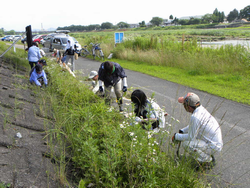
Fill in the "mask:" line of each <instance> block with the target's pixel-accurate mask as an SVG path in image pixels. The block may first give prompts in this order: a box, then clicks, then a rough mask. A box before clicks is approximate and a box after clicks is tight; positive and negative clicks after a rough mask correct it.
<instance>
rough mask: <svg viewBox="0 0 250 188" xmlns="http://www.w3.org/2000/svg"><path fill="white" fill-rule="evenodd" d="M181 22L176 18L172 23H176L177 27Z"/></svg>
mask: <svg viewBox="0 0 250 188" xmlns="http://www.w3.org/2000/svg"><path fill="white" fill-rule="evenodd" d="M178 22H179V19H178V18H176V17H175V18H174V20H173V21H172V23H174V24H175V25H176V24H177V23H178Z"/></svg>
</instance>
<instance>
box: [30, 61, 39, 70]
mask: <svg viewBox="0 0 250 188" xmlns="http://www.w3.org/2000/svg"><path fill="white" fill-rule="evenodd" d="M29 64H30V68H31V69H32V68H33V67H34V66H35V65H36V64H37V62H32V61H29Z"/></svg>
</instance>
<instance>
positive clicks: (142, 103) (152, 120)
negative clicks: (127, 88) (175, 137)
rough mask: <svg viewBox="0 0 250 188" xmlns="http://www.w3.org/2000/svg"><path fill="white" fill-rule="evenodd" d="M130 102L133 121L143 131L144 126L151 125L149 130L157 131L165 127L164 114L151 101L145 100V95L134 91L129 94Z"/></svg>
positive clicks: (139, 91)
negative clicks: (139, 125) (132, 110)
mask: <svg viewBox="0 0 250 188" xmlns="http://www.w3.org/2000/svg"><path fill="white" fill-rule="evenodd" d="M131 102H132V103H133V104H134V112H135V116H136V118H135V121H136V122H138V123H140V124H141V125H142V126H143V128H144V129H145V125H147V124H151V130H154V131H155V132H158V131H159V128H164V127H165V113H164V110H163V109H161V108H160V106H159V105H158V104H157V103H156V102H155V101H153V100H152V99H151V100H149V99H147V96H146V94H145V93H144V92H143V91H142V90H140V89H136V90H134V91H133V92H132V94H131Z"/></svg>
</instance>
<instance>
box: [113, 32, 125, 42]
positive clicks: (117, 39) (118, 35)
mask: <svg viewBox="0 0 250 188" xmlns="http://www.w3.org/2000/svg"><path fill="white" fill-rule="evenodd" d="M123 37H124V33H115V44H116V43H121V42H122V41H123Z"/></svg>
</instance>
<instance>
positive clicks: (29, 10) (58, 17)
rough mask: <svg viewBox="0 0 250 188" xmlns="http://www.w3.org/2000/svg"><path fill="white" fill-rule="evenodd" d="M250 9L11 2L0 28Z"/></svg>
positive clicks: (217, 4)
mask: <svg viewBox="0 0 250 188" xmlns="http://www.w3.org/2000/svg"><path fill="white" fill-rule="evenodd" d="M248 5H250V1H249V0H237V1H228V0H205V1H204V0H188V1H187V0H171V1H170V0H168V1H167V0H152V1H150V0H149V1H146V0H124V1H121V0H72V1H65V0H43V1H34V0H24V1H20V0H12V1H6V0H5V1H1V5H0V6H1V10H0V28H4V30H5V31H9V30H12V29H13V30H15V31H25V27H26V26H28V25H31V28H32V30H40V29H41V27H42V26H43V28H44V29H45V30H46V29H49V28H55V29H56V28H57V27H64V26H70V25H84V26H87V25H90V24H100V25H101V24H102V23H103V22H110V23H112V24H114V25H115V24H117V23H119V22H121V21H123V22H126V23H129V24H131V23H139V22H142V21H145V22H146V23H148V22H149V21H150V20H151V19H152V18H153V17H160V18H163V19H168V18H169V16H170V15H173V17H174V18H175V17H177V18H180V17H184V16H196V15H205V14H207V13H210V14H212V13H213V11H214V10H215V8H217V9H218V11H220V12H224V13H225V15H228V14H229V12H230V11H232V10H233V9H237V10H238V11H240V10H241V9H243V8H245V7H246V6H248Z"/></svg>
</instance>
